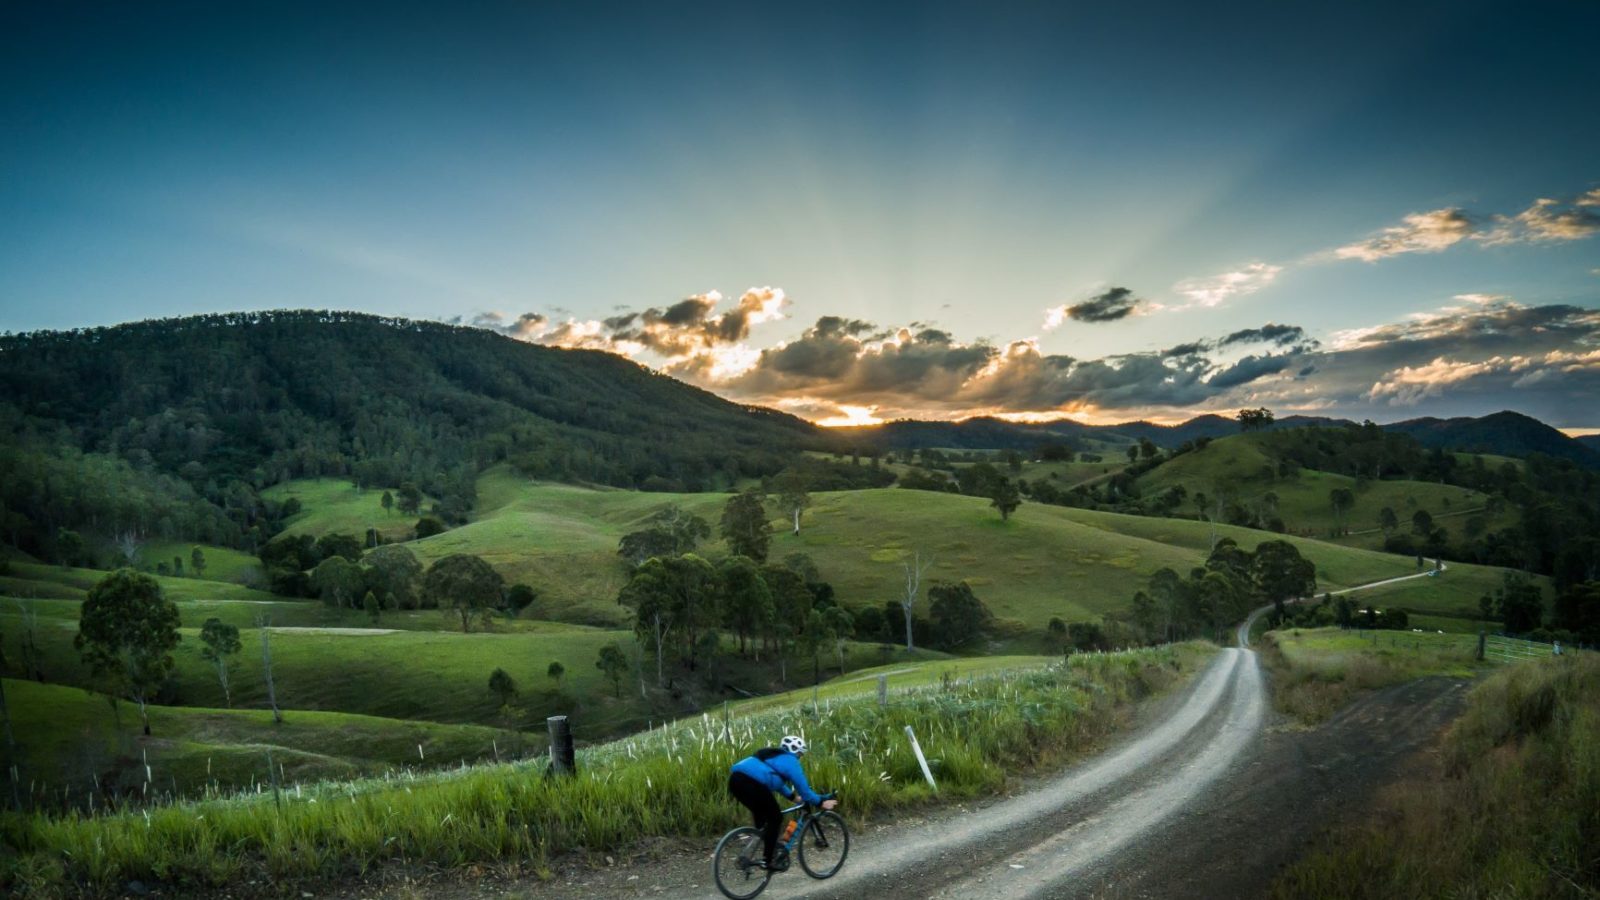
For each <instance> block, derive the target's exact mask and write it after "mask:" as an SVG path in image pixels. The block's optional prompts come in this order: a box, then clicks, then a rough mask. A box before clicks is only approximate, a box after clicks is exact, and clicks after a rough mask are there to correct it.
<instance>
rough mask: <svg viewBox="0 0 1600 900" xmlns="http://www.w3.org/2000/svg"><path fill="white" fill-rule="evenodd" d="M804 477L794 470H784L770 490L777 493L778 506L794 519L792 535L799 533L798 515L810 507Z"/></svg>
mask: <svg viewBox="0 0 1600 900" xmlns="http://www.w3.org/2000/svg"><path fill="white" fill-rule="evenodd" d="M807 487H808V485H807V481H806V477H805V476H804V475H802V474H800V473H799V472H796V471H795V470H794V469H784V470H783V471H782V472H780V473H778V477H777V478H776V479H774V480H773V482H772V488H773V490H775V491H777V493H778V505H779V506H780V507H782V508H783V509H786V510H788V511H789V514H790V515H791V516H793V518H794V533H795V534H799V533H800V513H802V512H804V511H805V509H806V507H808V506H810V505H811V494H810V493H809V492H808V491H807V490H806V488H807Z"/></svg>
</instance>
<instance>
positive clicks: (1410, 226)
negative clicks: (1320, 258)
mask: <svg viewBox="0 0 1600 900" xmlns="http://www.w3.org/2000/svg"><path fill="white" fill-rule="evenodd" d="M1400 223H1401V224H1399V225H1394V226H1391V227H1389V228H1385V229H1383V230H1382V231H1380V232H1378V233H1377V234H1375V235H1373V236H1371V237H1369V238H1366V239H1365V240H1361V241H1357V242H1356V243H1354V244H1346V245H1345V246H1343V247H1340V248H1338V249H1336V250H1334V251H1333V255H1334V256H1336V257H1338V258H1339V259H1359V260H1361V261H1363V262H1377V261H1378V260H1380V259H1388V258H1389V257H1391V256H1399V255H1401V254H1403V253H1438V252H1439V251H1441V250H1445V249H1448V248H1450V247H1453V246H1455V245H1456V244H1458V243H1460V242H1461V241H1463V240H1465V239H1466V238H1467V237H1468V236H1469V235H1471V234H1472V233H1473V231H1474V229H1476V228H1477V225H1476V223H1475V222H1474V220H1473V218H1472V217H1471V216H1469V215H1468V214H1467V213H1466V212H1464V211H1463V210H1460V209H1456V208H1447V209H1436V210H1434V211H1432V212H1422V213H1412V214H1411V215H1409V216H1406V217H1404V218H1403V219H1401V220H1400Z"/></svg>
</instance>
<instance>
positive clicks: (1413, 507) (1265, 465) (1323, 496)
mask: <svg viewBox="0 0 1600 900" xmlns="http://www.w3.org/2000/svg"><path fill="white" fill-rule="evenodd" d="M1138 485H1139V490H1140V492H1141V493H1142V494H1145V495H1150V494H1157V493H1160V492H1162V491H1166V490H1168V489H1170V488H1172V487H1176V486H1181V487H1182V488H1183V489H1184V490H1185V491H1187V493H1188V500H1186V501H1185V502H1184V504H1183V505H1181V506H1180V507H1179V512H1181V513H1183V514H1186V515H1195V514H1196V513H1197V510H1196V508H1195V506H1194V497H1195V495H1196V494H1205V495H1206V496H1207V497H1209V498H1213V499H1214V498H1216V497H1218V496H1223V497H1226V498H1228V500H1229V501H1230V502H1238V503H1240V504H1242V505H1244V506H1247V507H1257V508H1260V507H1262V505H1263V503H1264V498H1265V497H1266V495H1267V494H1269V493H1270V494H1272V495H1275V496H1276V498H1277V502H1276V510H1277V514H1278V515H1279V516H1280V517H1281V518H1282V519H1283V522H1284V526H1285V527H1286V529H1287V530H1288V531H1289V533H1291V534H1298V535H1304V536H1314V537H1323V538H1329V537H1330V536H1331V535H1333V534H1334V532H1335V530H1336V529H1337V526H1338V525H1339V524H1340V521H1339V518H1338V517H1337V516H1336V515H1335V513H1334V510H1333V507H1332V505H1331V502H1330V499H1329V497H1330V494H1331V493H1332V492H1333V491H1334V490H1336V489H1340V488H1343V489H1346V490H1349V491H1351V492H1352V493H1353V494H1354V495H1355V505H1354V506H1353V507H1352V508H1351V509H1350V510H1349V511H1348V512H1347V513H1346V514H1345V517H1344V524H1345V527H1346V528H1348V529H1349V531H1350V534H1348V535H1342V536H1339V537H1333V538H1331V539H1332V540H1335V541H1337V542H1338V543H1341V544H1347V545H1349V546H1353V547H1365V548H1369V549H1379V548H1381V547H1382V546H1383V541H1384V537H1385V534H1384V532H1383V531H1382V530H1381V529H1380V527H1379V515H1378V514H1379V512H1380V511H1381V510H1382V509H1383V508H1385V507H1388V508H1390V509H1392V510H1394V512H1395V515H1396V517H1397V518H1398V519H1399V521H1400V530H1401V531H1409V530H1410V527H1411V517H1412V516H1413V515H1414V514H1415V513H1416V512H1417V511H1418V510H1426V511H1427V512H1428V513H1429V514H1430V515H1431V516H1433V518H1434V519H1435V520H1436V521H1437V522H1438V524H1439V525H1442V526H1444V527H1446V528H1452V529H1457V530H1458V529H1459V528H1460V527H1461V523H1463V522H1464V521H1465V520H1466V519H1467V518H1469V517H1471V516H1475V515H1476V516H1482V517H1483V519H1484V524H1485V526H1486V527H1487V528H1488V529H1490V530H1493V529H1496V528H1501V527H1505V526H1507V525H1510V524H1512V523H1513V522H1515V520H1516V516H1515V514H1514V513H1512V512H1500V513H1498V514H1496V515H1489V514H1488V513H1487V512H1485V511H1484V510H1485V507H1486V506H1488V505H1489V497H1488V495H1487V494H1483V493H1481V492H1479V491H1474V490H1469V489H1467V488H1463V487H1457V486H1454V485H1448V484H1435V483H1429V482H1421V481H1402V480H1382V481H1358V480H1357V479H1355V478H1352V477H1350V476H1348V475H1339V474H1334V473H1331V472H1319V471H1316V470H1312V469H1300V470H1298V471H1295V472H1294V473H1293V474H1290V475H1287V476H1285V477H1280V476H1279V475H1278V461H1277V459H1276V458H1275V457H1274V456H1273V455H1272V454H1271V453H1270V451H1269V449H1268V443H1267V439H1266V438H1264V437H1263V436H1260V435H1236V436H1233V437H1227V438H1222V439H1219V440H1216V441H1212V442H1211V443H1210V444H1208V445H1207V446H1205V447H1203V448H1201V449H1198V450H1195V451H1192V452H1190V453H1185V454H1182V455H1180V456H1177V457H1175V458H1173V459H1171V460H1169V461H1167V462H1165V463H1162V464H1161V465H1159V466H1157V467H1156V468H1154V469H1152V470H1150V471H1149V472H1147V473H1145V474H1144V475H1142V476H1140V478H1139V479H1138Z"/></svg>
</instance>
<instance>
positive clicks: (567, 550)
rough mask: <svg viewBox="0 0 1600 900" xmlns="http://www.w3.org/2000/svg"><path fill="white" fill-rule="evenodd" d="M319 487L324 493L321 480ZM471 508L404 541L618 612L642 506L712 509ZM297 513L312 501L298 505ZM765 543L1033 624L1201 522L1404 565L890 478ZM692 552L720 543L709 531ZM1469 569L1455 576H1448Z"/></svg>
mask: <svg viewBox="0 0 1600 900" xmlns="http://www.w3.org/2000/svg"><path fill="white" fill-rule="evenodd" d="M329 493H332V492H331V491H329ZM478 494H479V498H480V511H479V513H478V516H477V518H476V519H475V520H474V521H473V522H471V523H470V524H468V525H465V526H462V527H460V528H456V529H452V530H451V531H449V532H446V533H445V534H441V535H437V536H435V537H431V538H428V539H426V540H421V541H414V542H411V543H410V544H409V545H408V546H410V547H411V548H412V549H413V550H414V551H415V552H416V553H417V555H418V557H419V558H420V559H421V560H422V561H423V562H424V563H425V564H426V563H428V562H431V561H432V560H435V559H438V558H440V557H443V556H445V555H448V554H451V553H458V552H467V553H475V554H478V555H481V556H483V557H484V558H485V559H487V560H488V561H489V562H490V563H492V564H493V565H494V566H495V567H496V568H497V569H499V570H500V571H501V573H502V574H504V575H505V576H506V578H507V580H508V581H511V582H519V581H520V582H526V583H528V584H530V585H533V586H534V587H536V588H538V589H539V590H540V592H541V595H542V596H541V600H540V602H539V605H538V607H537V608H536V610H537V614H538V615H539V616H540V617H541V618H559V619H564V620H568V621H578V622H586V623H595V624H601V625H621V624H623V623H624V622H625V621H626V618H627V611H626V610H625V609H622V608H621V607H619V606H617V604H616V596H617V592H618V591H619V590H620V589H621V587H622V585H623V584H624V583H625V580H626V577H627V572H626V570H625V568H624V567H623V566H622V565H621V563H620V561H619V560H618V558H617V555H616V547H617V541H618V540H619V539H620V538H621V537H622V535H623V534H626V533H627V532H628V531H629V530H632V529H634V528H637V527H639V526H640V523H642V522H643V521H644V519H645V518H647V517H648V516H649V515H650V514H651V513H653V512H654V511H656V510H658V509H660V508H661V507H663V506H665V505H667V504H669V503H675V504H677V505H679V506H681V507H683V508H684V509H686V510H687V511H689V512H692V513H695V514H697V515H700V516H703V517H704V518H705V519H706V520H707V521H709V522H711V523H713V526H715V523H716V522H717V521H718V518H719V516H720V515H721V510H722V506H723V504H724V503H725V502H726V500H727V495H724V494H656V493H641V492H637V491H620V490H609V489H590V488H582V487H576V486H572V485H558V484H549V483H542V482H533V481H529V480H527V479H522V478H519V477H517V476H515V475H514V474H513V473H511V472H510V471H509V470H506V469H503V468H501V469H495V470H491V471H490V472H489V473H487V474H486V475H484V476H483V477H482V478H481V479H479V482H478ZM307 515H311V516H315V515H317V514H316V513H315V512H314V511H308V513H307ZM773 521H774V532H775V533H774V537H773V542H772V551H771V556H772V558H773V559H782V558H783V557H784V556H786V555H788V554H790V553H805V554H808V555H809V556H811V558H812V559H813V560H814V561H815V562H816V563H817V566H818V568H819V570H820V571H821V574H822V577H823V578H825V579H827V580H828V581H830V582H831V583H832V584H833V585H834V588H835V590H836V591H837V592H838V596H839V598H840V599H841V601H842V602H844V603H845V604H846V605H849V606H862V605H866V604H874V605H882V604H883V603H884V602H885V601H888V600H891V599H893V598H894V597H895V596H896V594H897V592H898V590H899V588H900V585H901V583H902V581H903V577H904V576H903V573H902V570H901V565H900V564H901V562H902V561H903V560H905V559H907V558H909V557H910V556H911V555H912V554H913V553H914V552H916V551H919V550H920V551H921V552H922V553H923V555H924V556H927V555H930V554H931V555H932V556H933V557H934V566H933V568H932V569H931V570H930V573H929V577H930V578H941V579H947V580H959V579H966V580H967V581H969V582H970V583H971V584H972V585H973V588H974V589H975V590H976V592H977V593H978V595H979V597H981V598H982V599H983V600H984V602H985V603H987V604H988V605H989V606H990V608H991V609H992V610H993V611H994V612H995V614H996V615H999V616H1002V617H1006V618H1011V619H1016V620H1019V621H1021V622H1023V623H1024V624H1026V625H1028V626H1030V627H1033V628H1042V627H1043V626H1044V625H1045V624H1046V623H1047V622H1048V621H1049V620H1050V618H1051V617H1053V616H1060V617H1062V618H1063V619H1066V620H1068V621H1073V620H1086V619H1092V618H1095V617H1097V616H1099V615H1101V614H1103V613H1106V612H1110V611H1114V610H1120V609H1123V608H1125V607H1126V605H1127V603H1128V601H1129V600H1130V598H1131V597H1132V596H1133V593H1134V592H1135V591H1136V590H1138V589H1140V588H1141V587H1143V586H1144V583H1145V581H1146V579H1147V578H1148V577H1149V575H1150V574H1151V573H1152V572H1154V571H1155V570H1156V569H1159V568H1161V567H1163V566H1170V567H1172V568H1174V569H1176V570H1178V571H1179V572H1185V571H1187V570H1188V569H1189V568H1191V567H1193V566H1196V565H1199V564H1200V563H1201V562H1202V561H1203V560H1204V556H1205V554H1206V553H1207V552H1208V551H1209V550H1210V548H1211V545H1212V537H1213V534H1215V535H1219V536H1228V537H1232V538H1233V539H1234V540H1236V541H1238V542H1239V543H1240V544H1241V545H1242V546H1245V547H1247V548H1254V547H1255V545H1256V544H1258V543H1260V542H1261V541H1263V540H1270V539H1275V538H1280V537H1286V539H1288V540H1290V541H1291V542H1293V543H1294V544H1296V545H1297V546H1298V547H1299V548H1300V549H1301V552H1302V553H1304V554H1306V555H1307V556H1308V557H1309V558H1311V559H1312V560H1313V561H1314V562H1315V563H1316V565H1317V570H1318V578H1319V581H1320V582H1321V584H1322V586H1323V587H1324V588H1342V587H1350V586H1353V585H1358V584H1364V583H1367V582H1372V581H1378V580H1381V579H1385V578H1392V577H1396V576H1399V575H1407V574H1413V573H1415V571H1416V566H1415V563H1414V562H1413V561H1412V560H1410V559H1408V558H1405V557H1399V556H1395V555H1392V554H1385V553H1378V552H1373V551H1370V550H1365V549H1360V548H1356V547H1349V546H1342V545H1339V544H1335V543H1329V542H1326V541H1321V540H1313V539H1309V538H1302V537H1295V536H1292V535H1290V536H1282V535H1276V534H1272V533H1271V532H1265V531H1258V530H1254V529H1247V528H1238V527H1232V526H1222V525H1219V526H1213V525H1211V524H1209V523H1206V522H1199V521H1194V520H1186V519H1161V518H1151V517H1143V516H1130V515H1120V514H1116V513H1105V512H1096V511H1093V510H1081V509H1069V508H1066V507H1057V506H1048V505H1043V504H1035V503H1029V504H1024V505H1023V506H1022V507H1021V509H1019V510H1018V511H1017V513H1016V514H1015V515H1014V516H1012V518H1011V520H1010V521H1009V522H1002V521H1000V517H999V516H998V514H996V513H995V512H994V510H993V509H991V508H990V507H989V504H988V503H987V501H984V500H982V499H979V498H974V497H965V496H960V495H954V494H938V493H932V492H926V491H904V490H898V489H882V490H865V491H848V492H830V493H819V494H816V495H814V496H813V505H812V507H811V508H810V509H809V510H807V512H806V514H805V517H804V522H803V527H802V529H801V533H800V535H799V536H794V535H792V534H791V533H790V532H789V531H788V530H787V529H786V528H784V524H785V523H784V522H783V521H782V518H781V516H780V515H779V514H778V511H777V510H775V509H774V510H773ZM703 552H705V553H707V554H709V555H712V556H716V555H719V554H721V553H722V552H723V549H722V546H721V544H720V541H713V542H712V543H711V544H709V545H708V546H706V547H704V548H703ZM1469 573H1471V575H1472V577H1471V579H1470V582H1471V583H1470V585H1469V586H1467V587H1465V588H1463V587H1461V583H1462V582H1463V581H1464V579H1462V578H1460V577H1458V575H1461V576H1464V575H1467V574H1469ZM1499 577H1500V576H1499V573H1498V570H1492V569H1481V568H1480V567H1471V566H1453V567H1452V571H1451V572H1448V573H1446V574H1445V575H1444V576H1442V577H1441V578H1439V579H1422V580H1420V581H1422V582H1425V583H1409V586H1408V587H1407V588H1406V594H1405V596H1406V598H1407V602H1408V603H1411V604H1414V605H1415V608H1418V609H1429V610H1439V611H1444V610H1449V611H1457V610H1461V611H1468V610H1475V609H1476V605H1477V599H1478V597H1479V596H1480V595H1481V594H1482V593H1483V592H1484V591H1485V590H1488V589H1492V587H1493V586H1494V585H1497V584H1498V583H1499Z"/></svg>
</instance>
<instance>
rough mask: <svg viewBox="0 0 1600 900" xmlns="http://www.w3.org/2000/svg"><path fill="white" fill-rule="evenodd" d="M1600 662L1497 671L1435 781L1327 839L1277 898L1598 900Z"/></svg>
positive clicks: (1291, 873) (1455, 731)
mask: <svg viewBox="0 0 1600 900" xmlns="http://www.w3.org/2000/svg"><path fill="white" fill-rule="evenodd" d="M1596 847H1600V655H1597V654H1593V653H1580V654H1569V655H1567V656H1563V657H1557V658H1553V659H1547V660H1539V661H1536V662H1527V663H1521V664H1518V665H1515V666H1511V667H1508V668H1506V669H1503V670H1501V671H1499V672H1496V673H1495V674H1493V675H1491V676H1490V677H1488V678H1487V679H1485V680H1484V681H1483V682H1482V683H1481V684H1479V685H1478V686H1477V687H1476V688H1475V689H1474V690H1473V691H1472V693H1471V695H1470V696H1469V698H1468V701H1467V710H1466V712H1465V713H1464V714H1463V715H1462V717H1461V718H1460V719H1459V720H1458V721H1457V722H1456V724H1455V725H1454V726H1453V727H1452V728H1451V729H1450V731H1449V732H1448V733H1447V735H1446V737H1445V740H1444V745H1443V748H1442V753H1441V754H1440V761H1439V763H1438V769H1437V771H1436V772H1435V773H1434V774H1433V776H1432V777H1429V778H1425V779H1421V780H1415V781H1410V782H1405V783H1402V784H1400V785H1397V786H1396V787H1394V788H1392V789H1390V790H1389V791H1388V792H1386V794H1385V796H1384V797H1383V799H1382V800H1381V801H1380V802H1379V805H1378V808H1377V811H1376V813H1375V815H1373V816H1372V817H1371V818H1370V819H1369V820H1368V821H1365V822H1362V823H1360V824H1356V825H1351V826H1347V827H1345V828H1342V829H1339V830H1336V831H1334V832H1332V833H1330V834H1328V835H1326V836H1325V837H1324V838H1323V840H1322V841H1321V842H1320V843H1319V845H1318V847H1317V848H1316V849H1314V850H1313V851H1312V853H1311V854H1310V855H1309V856H1308V857H1306V858H1305V859H1303V860H1301V861H1300V862H1298V863H1296V864H1295V865H1294V866H1292V867H1291V868H1290V869H1289V870H1288V871H1287V872H1286V873H1285V874H1284V875H1283V876H1282V878H1281V879H1280V880H1279V881H1278V883H1277V884H1276V885H1275V886H1274V889H1273V896H1274V897H1276V898H1280V900H1290V898H1304V897H1316V898H1330V900H1341V898H1352V900H1353V898H1369V897H1370V898H1379V897H1412V898H1447V897H1451V898H1454V897H1495V898H1565V897H1595V896H1600V852H1597V851H1596Z"/></svg>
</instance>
